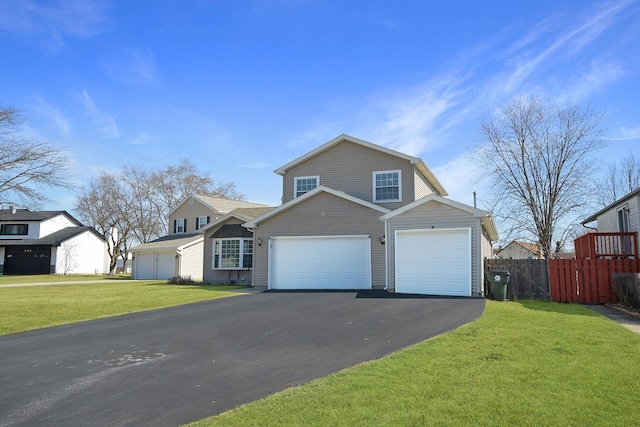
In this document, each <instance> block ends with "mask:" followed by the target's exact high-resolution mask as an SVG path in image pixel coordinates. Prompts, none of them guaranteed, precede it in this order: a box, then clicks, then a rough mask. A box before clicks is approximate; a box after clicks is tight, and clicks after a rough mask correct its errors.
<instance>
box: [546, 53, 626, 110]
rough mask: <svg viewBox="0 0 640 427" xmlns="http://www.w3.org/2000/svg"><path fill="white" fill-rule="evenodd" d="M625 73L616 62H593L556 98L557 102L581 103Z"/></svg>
mask: <svg viewBox="0 0 640 427" xmlns="http://www.w3.org/2000/svg"><path fill="white" fill-rule="evenodd" d="M626 74H627V71H626V70H625V69H624V67H623V66H622V65H620V64H619V63H617V62H604V61H601V60H594V61H592V63H591V66H590V68H589V69H588V70H587V71H586V72H585V73H584V74H583V75H582V76H580V77H579V78H577V79H575V82H574V83H573V82H572V84H570V85H569V86H568V87H567V88H566V89H565V90H564V91H563V93H562V94H561V95H560V96H559V97H558V99H559V101H565V100H566V101H567V102H582V101H585V100H588V99H589V97H590V96H591V95H592V94H593V93H597V92H599V91H601V90H603V89H604V88H605V87H607V86H608V85H609V84H611V83H614V82H616V81H618V80H620V78H622V77H624V76H625V75H626Z"/></svg>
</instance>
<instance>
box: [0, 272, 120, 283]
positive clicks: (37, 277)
mask: <svg viewBox="0 0 640 427" xmlns="http://www.w3.org/2000/svg"><path fill="white" fill-rule="evenodd" d="M103 279H108V280H126V279H131V276H130V275H129V274H119V275H115V276H109V275H108V274H67V275H59V274H34V275H26V276H0V285H6V284H12V283H45V282H90V281H94V280H103Z"/></svg>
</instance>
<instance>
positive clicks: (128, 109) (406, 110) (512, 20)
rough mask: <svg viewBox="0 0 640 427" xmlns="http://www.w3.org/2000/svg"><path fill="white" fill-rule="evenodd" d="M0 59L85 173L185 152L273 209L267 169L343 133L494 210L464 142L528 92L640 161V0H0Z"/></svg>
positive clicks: (1, 95)
mask: <svg viewBox="0 0 640 427" xmlns="http://www.w3.org/2000/svg"><path fill="white" fill-rule="evenodd" d="M0 58H1V64H2V65H1V66H0V105H11V106H13V107H16V108H18V109H20V110H22V112H23V114H24V116H25V117H26V119H27V121H26V123H25V126H24V128H23V133H24V134H25V135H26V136H29V137H34V138H41V139H46V140H50V141H53V142H55V143H57V144H59V145H61V146H64V147H65V148H66V150H67V151H68V153H69V156H70V158H71V160H72V163H73V165H74V166H75V169H76V174H77V177H76V183H77V184H78V185H82V184H84V183H87V182H88V181H89V180H90V179H91V177H92V176H94V175H96V174H97V173H98V172H99V171H100V170H114V171H115V170H118V169H119V168H120V166H121V165H123V164H124V163H125V162H129V161H130V162H132V163H134V164H136V165H141V166H146V167H152V168H153V167H159V166H165V165H167V164H170V163H175V162H177V161H178V160H179V159H180V158H188V159H191V160H192V161H193V162H194V163H196V165H197V166H198V167H199V168H200V169H201V170H204V171H209V172H210V173H211V176H212V177H213V178H214V179H216V180H218V181H232V182H235V183H236V185H237V187H238V190H239V191H240V192H242V193H244V194H246V195H247V196H248V199H249V200H251V201H255V202H262V203H267V204H271V205H277V204H279V201H280V196H281V177H280V176H279V175H276V174H275V173H273V170H274V169H276V168H277V167H279V166H282V165H283V164H285V163H287V162H289V161H291V160H293V159H294V158H296V157H298V156H300V155H302V154H304V153H306V152H307V151H310V150H312V149H313V148H315V147H317V146H318V145H320V144H322V143H324V142H326V141H328V140H330V139H332V138H334V137H335V136H337V135H339V134H341V133H347V134H350V135H352V136H355V137H357V138H361V139H365V140H367V141H370V142H373V143H376V144H380V145H383V146H386V147H389V148H393V149H396V150H399V151H401V152H405V153H407V154H412V155H415V156H418V157H421V158H423V159H424V160H425V162H426V163H427V164H428V165H429V166H430V167H431V168H432V169H433V170H434V172H435V173H436V176H438V178H439V179H440V180H441V181H442V183H443V184H444V186H445V188H446V189H447V190H448V191H449V193H450V197H451V198H452V199H455V200H458V201H461V202H464V203H469V204H471V203H472V200H473V198H472V192H473V191H474V190H475V191H478V194H479V201H480V205H479V207H487V206H482V200H483V197H482V196H483V188H482V185H481V184H480V183H479V182H478V177H477V176H476V175H475V174H474V173H472V166H470V164H469V161H468V158H467V157H468V156H467V153H468V150H467V149H468V147H469V146H470V145H472V144H474V143H475V142H476V140H477V138H478V125H479V122H480V120H481V118H482V117H483V115H484V114H486V113H487V112H491V111H494V110H495V109H496V108H497V107H499V106H500V105H501V104H503V103H504V102H505V101H507V100H509V99H510V98H512V97H514V96H517V95H519V94H528V93H536V94H542V95H545V96H547V97H551V98H554V99H556V100H558V101H561V102H565V101H568V102H577V103H580V104H590V105H591V107H593V108H594V109H596V110H599V111H603V112H604V113H605V115H606V119H605V122H604V123H603V127H604V128H605V130H606V134H607V136H608V137H609V139H610V145H609V148H608V149H607V150H603V151H602V152H600V153H598V156H599V158H601V159H602V160H603V164H606V162H610V161H614V160H615V159H616V158H618V157H619V156H621V155H625V154H628V153H630V152H633V153H634V154H635V155H636V156H640V108H639V107H638V105H640V104H639V100H640V3H639V2H638V1H635V0H629V1H624V0H622V1H612V2H589V1H584V0H578V1H562V0H560V1H524V2H514V1H492V0H487V1H482V2H479V1H459V0H449V1H446V2H429V1H407V0H396V1H393V2H391V1H377V0H368V1H346V0H299V1H296V0H234V1H231V0H229V1H205V0H200V1H177V0H175V1H115V0H114V1H93V0H60V1H56V0H50V1H36V0H2V1H0ZM50 197H52V198H53V201H52V202H51V203H49V204H47V206H45V207H46V208H49V209H67V210H71V209H72V207H73V204H74V200H75V195H74V193H73V192H71V191H56V192H54V193H52V194H51V195H50Z"/></svg>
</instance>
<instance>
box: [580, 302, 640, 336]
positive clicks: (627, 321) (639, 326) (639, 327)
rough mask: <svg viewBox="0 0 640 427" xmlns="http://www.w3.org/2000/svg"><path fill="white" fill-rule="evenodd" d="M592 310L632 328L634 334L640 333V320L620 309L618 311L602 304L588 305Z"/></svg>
mask: <svg viewBox="0 0 640 427" xmlns="http://www.w3.org/2000/svg"><path fill="white" fill-rule="evenodd" d="M588 307H589V308H590V309H592V310H593V311H597V312H598V313H600V314H602V315H603V316H606V317H608V318H609V319H611V320H613V321H614V322H618V323H619V324H620V325H622V326H624V327H625V328H627V329H630V330H632V331H633V332H635V333H636V334H640V320H639V319H636V318H635V317H632V316H630V315H627V314H625V313H623V312H621V311H618V310H616V309H614V308H608V307H605V306H604V305H589V306H588Z"/></svg>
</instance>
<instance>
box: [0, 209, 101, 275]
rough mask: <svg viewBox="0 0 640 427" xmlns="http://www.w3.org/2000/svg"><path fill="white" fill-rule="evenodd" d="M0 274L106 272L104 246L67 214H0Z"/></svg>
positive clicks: (97, 236) (25, 211) (22, 211)
mask: <svg viewBox="0 0 640 427" xmlns="http://www.w3.org/2000/svg"><path fill="white" fill-rule="evenodd" d="M0 260H1V261H2V264H1V265H0V274H4V275H23V274H98V273H107V272H108V255H107V243H106V241H105V239H104V238H103V237H102V236H101V235H100V234H99V233H98V232H97V231H96V230H94V229H93V228H92V227H88V226H83V225H82V224H81V223H80V222H79V221H78V220H76V219H75V218H74V217H72V216H71V215H69V213H67V212H66V211H30V210H28V209H16V208H15V207H13V206H10V207H9V209H2V210H1V211H0Z"/></svg>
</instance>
